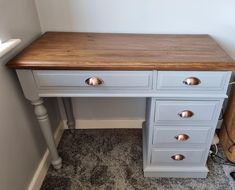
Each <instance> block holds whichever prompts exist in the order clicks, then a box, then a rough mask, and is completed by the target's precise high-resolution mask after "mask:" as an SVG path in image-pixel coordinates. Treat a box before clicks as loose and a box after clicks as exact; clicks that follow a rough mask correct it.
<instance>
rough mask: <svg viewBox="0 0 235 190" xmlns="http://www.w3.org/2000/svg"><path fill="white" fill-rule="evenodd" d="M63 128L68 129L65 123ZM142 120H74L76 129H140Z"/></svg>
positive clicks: (65, 122)
mask: <svg viewBox="0 0 235 190" xmlns="http://www.w3.org/2000/svg"><path fill="white" fill-rule="evenodd" d="M63 122H64V126H65V127H66V128H68V126H67V121H66V120H64V121H63ZM143 122H144V120H143V119H136V120H76V126H75V128H76V129H109V128H110V129H113V128H131V129H135V128H142V124H143Z"/></svg>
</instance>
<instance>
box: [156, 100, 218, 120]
mask: <svg viewBox="0 0 235 190" xmlns="http://www.w3.org/2000/svg"><path fill="white" fill-rule="evenodd" d="M220 106H221V105H220V101H156V103H155V118H154V120H155V122H164V124H176V123H178V124H193V123H195V122H198V124H203V123H201V122H213V121H215V120H216V119H218V118H217V117H218V115H219V113H218V112H219V109H220Z"/></svg>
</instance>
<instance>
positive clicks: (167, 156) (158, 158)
mask: <svg viewBox="0 0 235 190" xmlns="http://www.w3.org/2000/svg"><path fill="white" fill-rule="evenodd" d="M204 153H205V150H204V149H193V150H192V149H157V148H156V149H152V159H151V164H153V165H161V166H164V165H165V166H166V165H167V166H177V165H189V164H191V165H198V164H201V163H202V162H203V157H204Z"/></svg>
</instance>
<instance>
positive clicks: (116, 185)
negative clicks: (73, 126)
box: [41, 129, 232, 190]
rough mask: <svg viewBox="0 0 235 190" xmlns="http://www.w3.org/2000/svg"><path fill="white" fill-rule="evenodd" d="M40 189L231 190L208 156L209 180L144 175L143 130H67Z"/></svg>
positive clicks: (219, 170)
mask: <svg viewBox="0 0 235 190" xmlns="http://www.w3.org/2000/svg"><path fill="white" fill-rule="evenodd" d="M58 150H59V154H60V156H61V157H62V159H63V168H62V169H61V170H59V171H55V170H54V169H53V168H52V166H50V168H49V170H48V173H47V175H46V177H45V179H44V182H43V184H42V186H41V190H142V189H146V190H155V189H156V190H231V189H232V188H231V186H230V185H229V179H228V178H227V176H226V175H225V173H224V171H223V168H222V165H220V164H217V163H214V162H213V161H212V160H211V159H210V158H209V159H208V167H209V170H210V172H209V174H208V177H207V178H206V179H180V178H145V177H144V176H143V171H142V167H143V163H142V162H143V157H142V131H141V129H106V130H102V129H97V130H91V129H89V130H74V131H70V130H65V132H64V134H63V136H62V139H61V141H60V144H59V147H58Z"/></svg>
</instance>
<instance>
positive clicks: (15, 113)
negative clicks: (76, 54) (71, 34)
mask: <svg viewBox="0 0 235 190" xmlns="http://www.w3.org/2000/svg"><path fill="white" fill-rule="evenodd" d="M40 34H41V29H40V24H39V19H38V16H37V11H36V7H35V3H34V0H20V1H15V0H0V39H1V40H3V41H4V40H7V39H9V38H20V39H22V44H21V45H20V47H18V48H17V49H15V50H14V51H12V52H11V53H10V54H8V55H7V56H4V57H3V58H2V59H0V189H1V190H25V189H26V188H27V186H28V185H29V183H30V181H31V178H32V177H33V174H34V172H35V170H36V168H37V166H38V164H39V162H40V160H41V158H42V155H43V153H44V152H45V150H46V145H45V143H44V139H43V137H42V135H41V131H40V129H39V126H38V123H37V121H36V119H35V117H34V114H33V108H32V106H31V105H30V103H29V102H28V101H27V100H26V99H25V98H24V96H23V93H22V90H21V88H20V85H19V82H18V79H17V77H16V74H15V73H14V71H12V70H9V69H7V68H6V67H5V63H6V62H7V60H9V59H10V58H12V57H13V56H14V55H15V54H16V53H17V52H18V51H20V50H21V49H22V48H24V47H25V46H26V45H28V44H29V43H30V42H31V41H32V40H34V39H35V38H36V37H38V36H39V35H40ZM47 104H48V106H47V107H49V108H50V115H51V116H52V117H51V118H52V123H53V126H54V127H55V126H57V125H58V119H60V118H59V114H58V113H57V112H56V111H55V110H56V107H57V104H56V101H55V100H53V99H50V100H47ZM57 110H58V109H57Z"/></svg>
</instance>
